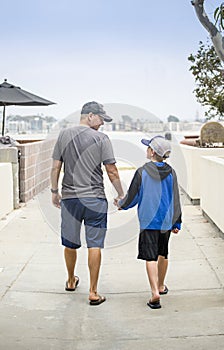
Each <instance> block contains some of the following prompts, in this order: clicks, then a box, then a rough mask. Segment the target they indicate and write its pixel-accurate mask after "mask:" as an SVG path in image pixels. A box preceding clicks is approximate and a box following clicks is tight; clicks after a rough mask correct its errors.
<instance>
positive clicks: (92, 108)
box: [81, 101, 113, 122]
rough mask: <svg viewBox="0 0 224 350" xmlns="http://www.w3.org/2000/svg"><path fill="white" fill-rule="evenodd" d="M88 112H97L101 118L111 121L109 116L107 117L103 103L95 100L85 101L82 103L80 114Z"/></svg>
mask: <svg viewBox="0 0 224 350" xmlns="http://www.w3.org/2000/svg"><path fill="white" fill-rule="evenodd" d="M88 113H93V114H98V115H99V116H100V117H102V118H103V120H105V122H111V121H112V120H113V119H112V118H111V117H109V115H107V114H106V112H105V110H104V109H103V105H101V104H100V103H98V102H95V101H92V102H87V103H85V104H84V105H83V107H82V110H81V114H88Z"/></svg>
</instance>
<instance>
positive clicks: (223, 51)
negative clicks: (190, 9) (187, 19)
mask: <svg viewBox="0 0 224 350" xmlns="http://www.w3.org/2000/svg"><path fill="white" fill-rule="evenodd" d="M204 2H205V0H192V1H191V3H192V5H193V6H194V9H195V12H196V15H197V17H198V19H199V21H200V22H201V24H202V25H203V27H204V28H205V29H206V30H207V32H208V33H209V35H210V37H211V40H212V43H213V45H214V48H215V51H216V53H217V55H218V56H219V58H220V59H221V61H223V62H224V38H223V37H222V35H221V33H220V32H219V31H218V29H217V28H216V26H215V25H214V24H213V23H212V22H211V21H210V20H209V18H208V16H207V14H206V13H205V9H204Z"/></svg>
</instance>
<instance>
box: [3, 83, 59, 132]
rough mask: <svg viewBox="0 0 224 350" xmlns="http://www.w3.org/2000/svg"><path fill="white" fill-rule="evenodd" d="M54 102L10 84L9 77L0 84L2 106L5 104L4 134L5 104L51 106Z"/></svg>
mask: <svg viewBox="0 0 224 350" xmlns="http://www.w3.org/2000/svg"><path fill="white" fill-rule="evenodd" d="M52 104H54V102H51V101H49V100H46V99H44V98H42V97H39V96H37V95H34V94H32V93H30V92H28V91H25V90H23V89H21V88H20V87H18V86H15V85H13V84H10V83H8V82H7V79H5V81H4V82H3V83H2V84H0V106H3V120H2V136H3V135H4V128H5V106H12V105H16V106H49V105H52Z"/></svg>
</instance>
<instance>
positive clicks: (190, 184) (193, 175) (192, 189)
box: [170, 143, 224, 204]
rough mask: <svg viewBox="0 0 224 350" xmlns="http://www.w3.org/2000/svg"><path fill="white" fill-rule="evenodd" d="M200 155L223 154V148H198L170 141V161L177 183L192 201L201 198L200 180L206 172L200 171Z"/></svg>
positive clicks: (198, 200) (196, 202)
mask: <svg viewBox="0 0 224 350" xmlns="http://www.w3.org/2000/svg"><path fill="white" fill-rule="evenodd" d="M202 156H218V157H219V156H224V148H199V147H192V146H187V145H181V144H178V143H172V152H171V156H170V163H171V165H172V166H173V167H174V169H175V170H176V172H177V176H178V180H179V185H180V186H181V187H182V189H183V190H184V191H185V192H186V194H187V195H188V196H189V198H190V199H191V201H192V203H193V204H194V203H195V204H198V203H199V202H200V198H201V182H202V180H203V179H204V177H206V176H207V173H206V172H204V171H202V168H201V160H202Z"/></svg>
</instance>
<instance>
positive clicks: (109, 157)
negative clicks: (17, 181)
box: [51, 101, 123, 305]
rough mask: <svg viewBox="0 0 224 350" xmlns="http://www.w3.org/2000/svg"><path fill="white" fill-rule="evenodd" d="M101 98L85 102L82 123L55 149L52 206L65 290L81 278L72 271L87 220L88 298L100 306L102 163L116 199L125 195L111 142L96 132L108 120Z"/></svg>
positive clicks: (103, 215)
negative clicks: (58, 217) (57, 220)
mask: <svg viewBox="0 0 224 350" xmlns="http://www.w3.org/2000/svg"><path fill="white" fill-rule="evenodd" d="M110 121H112V118H111V117H109V116H108V115H107V114H106V112H105V111H104V109H103V105H101V104H99V103H97V102H94V101H93V102H88V103H86V104H84V106H83V107H82V110H81V118H80V125H79V126H75V127H72V128H68V129H64V130H62V131H61V132H60V134H59V137H58V140H57V142H56V144H55V147H54V151H53V166H52V170H51V186H52V188H51V192H52V202H53V205H54V206H56V207H58V208H60V207H61V218H62V223H61V239H62V245H64V246H65V248H64V256H65V262H66V267H67V271H68V280H67V282H66V286H65V290H67V291H74V290H75V289H76V287H77V285H78V283H79V278H78V276H75V275H74V270H75V265H76V256H77V249H78V248H80V247H81V241H80V228H81V224H82V222H83V221H84V224H85V234H86V242H87V248H88V266H89V273H90V289H89V303H90V305H99V304H101V303H103V302H104V301H105V300H106V298H105V297H104V296H100V295H99V294H98V292H97V284H98V276H99V271H100V263H101V248H103V247H104V239H105V234H106V227H107V200H106V197H105V193H104V185H103V172H102V169H101V164H104V166H105V169H106V172H107V174H108V177H109V179H110V181H111V183H112V184H113V186H114V188H115V190H116V191H117V200H118V199H120V198H122V197H123V189H122V186H121V182H120V178H119V174H118V171H117V167H116V165H115V162H116V161H115V158H114V154H113V149H112V145H111V142H110V140H109V138H108V136H107V135H105V134H103V133H101V132H99V131H98V129H99V127H100V126H101V125H103V124H104V122H110ZM62 164H63V165H64V177H63V180H62V198H61V197H60V195H59V193H58V180H59V175H60V171H61V167H62Z"/></svg>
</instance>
